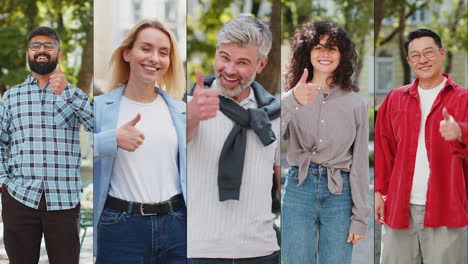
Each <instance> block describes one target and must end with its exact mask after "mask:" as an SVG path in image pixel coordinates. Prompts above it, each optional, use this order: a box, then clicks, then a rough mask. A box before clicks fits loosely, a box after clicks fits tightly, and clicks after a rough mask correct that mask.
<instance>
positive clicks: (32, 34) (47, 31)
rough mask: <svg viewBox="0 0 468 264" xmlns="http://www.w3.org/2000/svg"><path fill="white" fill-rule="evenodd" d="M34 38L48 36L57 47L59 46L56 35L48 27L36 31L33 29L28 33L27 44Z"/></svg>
mask: <svg viewBox="0 0 468 264" xmlns="http://www.w3.org/2000/svg"><path fill="white" fill-rule="evenodd" d="M35 36H48V37H50V38H53V39H55V40H56V41H57V42H58V44H59V46H60V40H59V38H58V36H57V33H56V32H55V31H54V30H53V29H51V28H50V27H38V28H36V29H33V30H32V31H31V32H30V33H29V36H28V42H30V41H31V39H32V38H34V37H35Z"/></svg>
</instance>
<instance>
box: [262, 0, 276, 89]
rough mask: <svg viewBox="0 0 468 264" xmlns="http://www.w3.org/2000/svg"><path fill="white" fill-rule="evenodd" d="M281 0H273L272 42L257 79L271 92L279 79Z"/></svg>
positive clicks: (271, 19)
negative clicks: (266, 59)
mask: <svg viewBox="0 0 468 264" xmlns="http://www.w3.org/2000/svg"><path fill="white" fill-rule="evenodd" d="M280 5H281V2H280V0H273V5H272V8H271V18H270V21H271V22H270V30H271V33H272V35H273V42H272V47H271V51H270V54H269V55H268V64H267V66H266V67H265V69H263V72H262V73H261V74H259V75H258V77H257V79H256V80H257V81H258V82H259V83H260V84H261V85H262V86H263V87H264V88H265V89H266V90H267V91H268V92H269V93H271V94H275V93H276V91H277V90H278V87H279V86H280V85H279V84H280V81H281V79H280V78H281V72H280V67H281V41H280V39H281V24H280V23H281V10H280Z"/></svg>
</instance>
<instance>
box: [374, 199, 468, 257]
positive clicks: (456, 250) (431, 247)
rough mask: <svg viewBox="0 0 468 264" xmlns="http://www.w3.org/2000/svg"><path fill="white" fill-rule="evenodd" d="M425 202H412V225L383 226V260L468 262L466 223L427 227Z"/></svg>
mask: <svg viewBox="0 0 468 264" xmlns="http://www.w3.org/2000/svg"><path fill="white" fill-rule="evenodd" d="M424 211H425V206H424V205H413V204H412V205H410V229H409V230H403V229H393V228H390V227H388V226H384V234H383V245H382V261H381V263H382V264H421V263H424V264H467V263H466V256H465V254H466V253H467V248H466V247H467V242H466V232H467V228H466V227H460V228H448V227H445V226H443V227H437V228H424V225H423V224H424Z"/></svg>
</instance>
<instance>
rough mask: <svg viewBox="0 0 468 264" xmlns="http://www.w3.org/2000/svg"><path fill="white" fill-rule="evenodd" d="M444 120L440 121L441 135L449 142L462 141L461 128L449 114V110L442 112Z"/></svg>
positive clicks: (445, 109)
mask: <svg viewBox="0 0 468 264" xmlns="http://www.w3.org/2000/svg"><path fill="white" fill-rule="evenodd" d="M442 115H443V116H444V120H442V121H440V126H439V132H440V135H441V136H442V137H443V138H444V139H445V140H447V141H451V140H458V141H460V142H461V141H462V133H461V129H460V126H459V125H458V124H457V122H456V121H455V119H453V117H452V116H451V115H450V114H449V113H448V111H447V108H445V107H444V109H443V110H442Z"/></svg>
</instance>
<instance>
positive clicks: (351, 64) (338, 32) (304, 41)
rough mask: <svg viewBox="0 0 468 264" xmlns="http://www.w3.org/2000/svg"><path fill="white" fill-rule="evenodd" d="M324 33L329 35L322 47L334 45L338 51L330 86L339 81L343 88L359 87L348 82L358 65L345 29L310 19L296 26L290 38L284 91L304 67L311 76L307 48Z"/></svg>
mask: <svg viewBox="0 0 468 264" xmlns="http://www.w3.org/2000/svg"><path fill="white" fill-rule="evenodd" d="M326 35H328V36H329V38H328V41H327V43H326V45H325V47H326V48H330V47H334V46H335V47H337V48H338V50H339V51H340V54H341V59H340V63H339V65H338V67H337V68H336V70H335V71H334V72H333V75H332V76H330V78H332V80H331V83H330V84H331V86H334V85H339V87H341V89H343V90H346V91H355V92H357V91H359V88H358V87H357V86H355V85H353V83H352V77H353V75H354V73H355V72H356V71H357V69H358V63H357V52H356V48H355V45H354V43H353V41H352V40H351V38H350V37H349V35H348V33H346V31H344V30H343V29H342V28H341V27H339V26H337V25H335V24H333V23H331V22H328V21H319V22H311V23H307V24H305V25H304V26H302V27H301V28H299V29H296V33H295V34H294V36H293V37H292V38H291V47H292V49H291V53H290V54H289V61H288V65H287V66H286V75H285V90H286V91H288V90H290V89H292V88H294V86H296V84H297V82H299V80H300V79H301V76H302V73H303V71H304V68H307V70H308V71H309V76H308V77H307V81H310V80H312V78H313V76H314V68H313V66H312V63H311V62H310V52H311V50H312V48H313V47H315V46H316V45H317V44H319V43H320V39H321V38H322V37H323V36H326Z"/></svg>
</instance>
